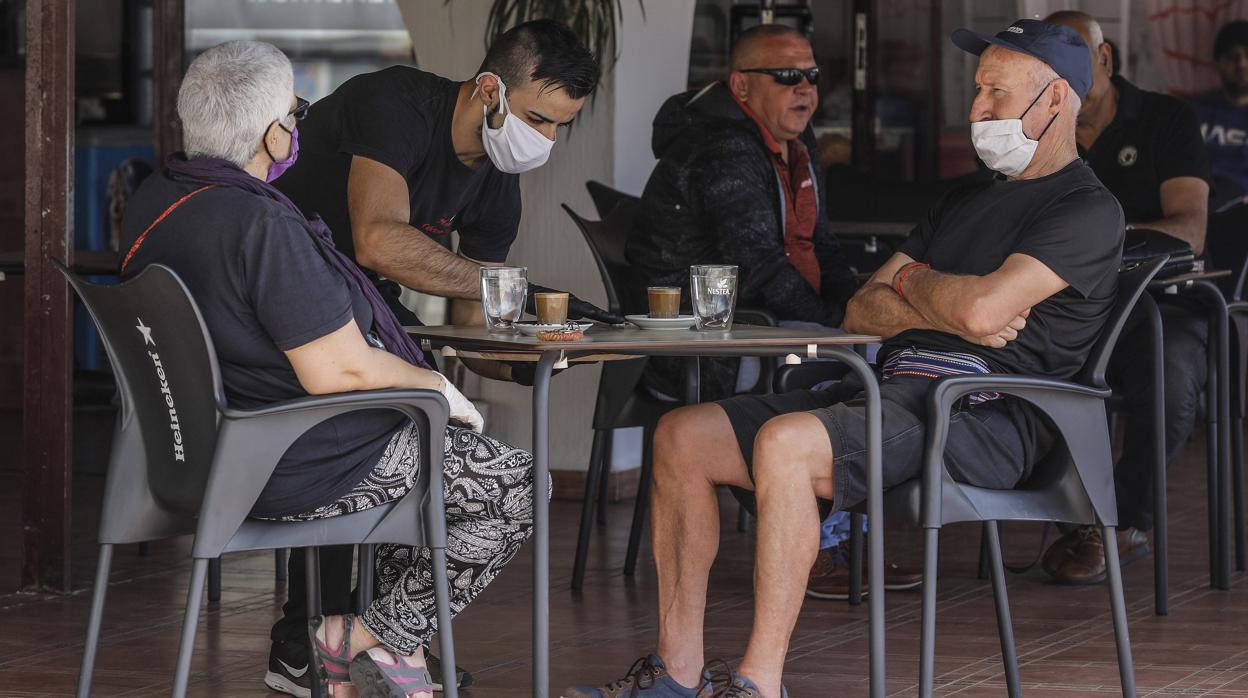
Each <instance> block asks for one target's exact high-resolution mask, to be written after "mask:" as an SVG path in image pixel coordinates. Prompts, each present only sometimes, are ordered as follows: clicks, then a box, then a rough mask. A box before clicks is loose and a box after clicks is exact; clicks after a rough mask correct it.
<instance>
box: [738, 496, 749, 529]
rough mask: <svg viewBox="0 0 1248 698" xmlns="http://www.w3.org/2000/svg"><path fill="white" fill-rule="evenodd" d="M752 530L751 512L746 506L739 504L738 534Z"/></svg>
mask: <svg viewBox="0 0 1248 698" xmlns="http://www.w3.org/2000/svg"><path fill="white" fill-rule="evenodd" d="M748 530H750V512H749V510H748V509H746V508H745V505H744V504H742V503H740V502H737V533H745V532H746V531H748Z"/></svg>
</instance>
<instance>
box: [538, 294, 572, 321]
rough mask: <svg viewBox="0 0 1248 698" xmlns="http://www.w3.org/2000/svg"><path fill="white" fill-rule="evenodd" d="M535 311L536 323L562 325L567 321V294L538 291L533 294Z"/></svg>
mask: <svg viewBox="0 0 1248 698" xmlns="http://www.w3.org/2000/svg"><path fill="white" fill-rule="evenodd" d="M533 305H534V306H536V309H537V321H538V323H540V324H542V325H562V324H564V323H566V322H567V321H568V293H567V292H566V291H539V292H537V293H534V294H533Z"/></svg>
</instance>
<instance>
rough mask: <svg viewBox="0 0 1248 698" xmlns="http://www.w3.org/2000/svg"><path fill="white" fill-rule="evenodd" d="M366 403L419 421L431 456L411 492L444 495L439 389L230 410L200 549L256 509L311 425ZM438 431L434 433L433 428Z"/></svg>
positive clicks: (217, 546) (225, 538)
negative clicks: (289, 451)
mask: <svg viewBox="0 0 1248 698" xmlns="http://www.w3.org/2000/svg"><path fill="white" fill-rule="evenodd" d="M369 409H392V410H397V411H399V412H402V413H403V414H405V415H407V417H408V418H409V419H411V420H412V421H413V422H415V423H416V425H417V426H418V428H419V429H420V432H421V439H422V441H424V442H425V444H424V445H425V450H426V452H427V453H429V454H430V455H431V458H430V467H422V468H421V469H420V473H419V475H418V482H417V483H416V485H415V486H414V487H413V488H412V492H418V493H421V495H422V496H428V497H437V498H438V501H441V498H442V468H441V463H442V445H443V441H442V438H441V435H442V433H443V432H445V430H446V423H447V420H448V419H449V407H448V405H447V402H446V398H445V397H444V396H443V395H442V394H441V393H439V392H438V391H436V390H406V389H404V390H370V391H361V392H353V393H338V394H334V395H321V396H313V397H306V398H299V399H296V400H290V401H287V402H281V403H275V404H272V405H266V406H264V407H261V408H258V409H254V410H235V409H226V410H224V411H223V412H222V414H223V416H224V418H223V419H222V420H221V424H220V425H219V427H218V436H217V444H216V452H215V453H214V454H213V464H212V472H211V474H210V475H209V476H208V484H207V487H206V488H205V492H204V501H203V508H204V509H211V510H212V511H213V512H214V514H215V515H214V516H212V517H201V518H200V523H199V527H198V531H197V532H196V539H195V555H196V556H197V557H215V556H216V555H214V554H213V553H214V552H215V553H216V554H217V555H219V554H220V551H221V550H223V549H224V548H225V545H226V544H227V543H228V542H229V540H230V538H231V537H232V536H233V535H234V533H235V532H236V531H237V530H238V527H239V526H241V525H242V523H243V520H244V519H246V518H247V516H248V514H249V513H250V512H251V508H252V507H253V506H254V505H255V503H256V499H258V498H259V496H260V492H261V491H262V490H263V489H264V486H265V484H266V483H267V482H268V481H269V478H270V477H272V475H273V470H274V468H276V467H277V463H278V461H279V460H281V457H282V455H283V454H285V453H286V450H287V449H288V448H290V445H291V444H293V443H294V442H295V440H296V439H298V438H299V437H300V436H302V435H303V434H305V433H306V432H307V431H308V430H309V429H311V428H312V427H314V426H316V425H317V424H320V423H321V422H323V421H325V420H326V419H329V418H331V417H336V416H338V415H342V414H347V413H349V412H357V411H360V410H369ZM435 434H436V435H437V438H432V437H433V435H435Z"/></svg>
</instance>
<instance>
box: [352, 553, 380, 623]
mask: <svg viewBox="0 0 1248 698" xmlns="http://www.w3.org/2000/svg"><path fill="white" fill-rule="evenodd" d="M356 554H357V555H358V558H359V559H358V560H357V561H356V573H355V580H356V581H355V609H356V611H355V612H356V613H363V612H364V611H365V610H367V609H368V607H369V606H371V605H372V603H373V586H374V583H373V579H374V574H375V571H376V569H377V567H376V563H377V546H375V545H369V544H361V545H360V547H359V552H358V553H356Z"/></svg>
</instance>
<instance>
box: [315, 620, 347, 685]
mask: <svg viewBox="0 0 1248 698" xmlns="http://www.w3.org/2000/svg"><path fill="white" fill-rule="evenodd" d="M354 624H355V616H353V615H351V614H350V613H347V614H345V615H343V616H342V643H341V644H339V645H338V648H337V649H330V647H329V645H328V644H327V641H326V638H325V617H324V616H315V617H313V618H310V619H308V639H309V640H310V641H311V643H312V646H313V647H315V648H316V656H317V658H318V659H320V660H321V661H319V662H317V672H316V673H317V674H318V675H319V676H320V678H321V680H322V681H327V682H329V684H330V685H331V686H332V685H335V684H350V683H351V674H350V665H351V626H352V625H354Z"/></svg>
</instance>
